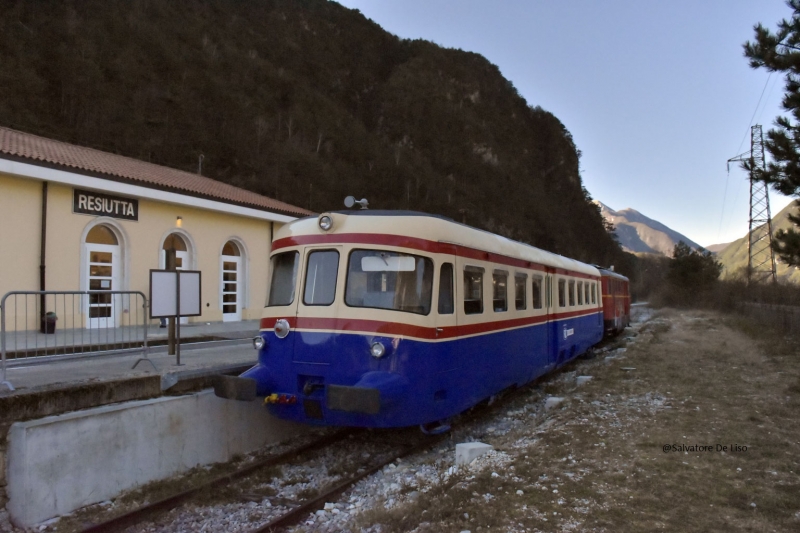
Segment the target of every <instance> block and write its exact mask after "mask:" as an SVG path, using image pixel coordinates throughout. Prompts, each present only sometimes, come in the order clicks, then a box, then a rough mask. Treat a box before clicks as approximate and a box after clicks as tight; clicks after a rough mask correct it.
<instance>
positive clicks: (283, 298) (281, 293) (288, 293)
mask: <svg viewBox="0 0 800 533" xmlns="http://www.w3.org/2000/svg"><path fill="white" fill-rule="evenodd" d="M298 255H299V254H298V253H297V252H283V253H280V254H275V255H273V256H272V269H271V270H272V280H271V281H270V284H269V299H268V300H267V306H273V305H289V304H291V303H292V302H294V286H295V282H296V281H297V262H298V261H297V257H298Z"/></svg>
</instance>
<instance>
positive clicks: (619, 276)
mask: <svg viewBox="0 0 800 533" xmlns="http://www.w3.org/2000/svg"><path fill="white" fill-rule="evenodd" d="M597 270H599V271H600V274H602V275H603V276H608V277H610V278H617V279H624V280H625V281H630V280H628V278H627V277H626V276H623V275H622V274H620V273H619V272H614V271H613V270H609V269H607V268H599V267H598V268H597Z"/></svg>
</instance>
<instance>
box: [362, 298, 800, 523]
mask: <svg viewBox="0 0 800 533" xmlns="http://www.w3.org/2000/svg"><path fill="white" fill-rule="evenodd" d="M743 329H744V331H743ZM631 367H633V368H635V369H634V370H623V368H631ZM577 368H578V369H579V373H581V374H591V375H593V376H594V379H593V380H592V381H591V382H589V383H588V384H587V385H584V386H583V387H580V388H575V387H574V385H571V384H569V383H568V382H565V381H564V380H554V381H553V380H551V382H548V383H546V384H545V389H546V391H547V392H548V393H551V394H563V395H564V396H566V397H567V401H566V402H565V404H563V408H562V409H560V410H556V411H554V412H551V414H548V415H546V416H545V415H544V414H543V413H541V412H539V413H538V414H536V415H534V416H530V417H529V418H528V419H523V420H522V421H518V422H516V423H515V425H514V427H513V429H512V430H511V431H510V432H508V433H506V434H504V435H498V436H488V438H486V439H484V441H485V442H488V443H490V444H492V445H494V446H495V448H496V449H497V450H500V451H503V452H505V453H506V454H508V457H509V461H510V462H509V464H508V465H507V466H505V467H504V468H502V469H500V468H496V469H494V471H495V472H497V473H498V475H497V476H493V475H492V472H493V469H492V468H489V469H485V470H483V471H478V472H475V471H470V470H468V469H462V470H460V471H459V472H457V473H456V474H454V475H453V476H451V477H449V478H447V479H444V478H443V479H442V480H441V481H440V482H439V483H434V484H432V485H431V486H429V487H427V488H426V489H427V492H426V493H425V496H424V497H421V498H419V499H418V500H416V501H415V502H413V503H409V504H406V505H403V506H401V507H395V508H392V509H390V510H377V511H371V512H369V513H365V514H364V515H362V516H361V519H360V520H359V522H358V524H357V525H356V530H357V529H359V528H361V527H364V526H367V525H371V524H373V525H374V524H381V530H382V531H385V532H400V531H420V532H421V531H456V532H458V531H462V530H470V531H472V533H475V532H476V531H608V532H633V531H654V530H663V531H720V532H723V531H725V532H727V531H798V530H800V476H798V474H799V473H800V464H799V463H798V461H800V459H798V458H799V457H800V425H798V423H797V421H798V412H799V411H798V409H799V408H800V353H798V346H797V345H796V344H794V343H793V342H792V341H791V340H789V339H786V338H784V337H782V336H780V335H776V334H774V333H772V332H770V331H768V330H766V329H765V328H762V327H758V328H752V327H750V326H749V325H748V324H747V323H746V322H741V321H737V320H733V319H723V318H721V316H720V315H718V314H716V313H712V312H700V311H683V312H678V311H672V310H664V311H662V312H660V313H659V314H658V315H656V316H655V317H654V319H653V320H651V321H650V322H648V323H647V324H646V325H645V326H644V327H642V328H641V330H640V332H639V335H638V336H637V337H636V339H635V340H634V341H633V342H631V343H630V344H629V345H628V346H627V350H626V351H625V352H624V353H623V354H621V355H619V356H618V357H616V358H613V359H607V358H604V357H603V356H600V357H598V358H596V359H593V360H590V361H582V362H579V363H578V365H577ZM526 395H527V396H533V397H536V396H537V395H540V392H539V391H536V390H531V391H524V392H523V393H522V394H521V395H520V398H518V399H515V400H514V401H515V402H517V403H519V404H520V405H524V404H526V403H529V402H530V401H532V400H531V399H530V398H528V397H525V396H526ZM512 409H513V407H512ZM673 444H674V445H677V446H679V445H689V446H691V445H700V446H712V447H713V451H691V450H690V451H668V452H666V453H665V452H664V451H663V447H664V445H673ZM718 446H727V447H728V448H727V451H722V450H721V449H720V448H718ZM732 446H733V447H735V446H740V447H742V448H740V449H739V451H736V449H735V448H734V449H733V450H732ZM745 446H746V451H744V448H743V447H745ZM448 466H449V465H448ZM517 491H522V494H519V493H518V492H517Z"/></svg>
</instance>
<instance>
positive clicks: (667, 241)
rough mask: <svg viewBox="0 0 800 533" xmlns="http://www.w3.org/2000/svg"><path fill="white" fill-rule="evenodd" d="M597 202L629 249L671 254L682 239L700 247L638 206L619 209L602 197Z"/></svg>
mask: <svg viewBox="0 0 800 533" xmlns="http://www.w3.org/2000/svg"><path fill="white" fill-rule="evenodd" d="M594 203H595V204H597V205H598V206H599V207H600V214H601V215H603V218H604V219H606V220H607V221H608V222H610V223H611V224H613V225H614V227H615V228H616V235H617V238H618V239H619V243H620V245H622V248H623V249H624V250H625V251H627V252H634V253H650V254H660V255H665V256H667V257H672V251H673V249H674V248H675V245H676V244H678V242H680V241H683V242H685V243H686V244H688V245H689V246H690V247H692V248H694V249H697V248H701V246H700V245H699V244H697V243H696V242H694V241H692V240H691V239H689V238H688V237H686V236H685V235H682V234H680V233H678V232H677V231H675V230H673V229H671V228H669V227H667V226H666V225H664V224H662V223H661V222H659V221H657V220H653V219H652V218H649V217H647V216H645V215H643V214H642V213H640V212H639V211H637V210H635V209H632V208H630V207H626V208H625V209H620V210H619V211H616V210H614V209H612V208H610V207H609V206H607V205H606V204H604V203H603V202H600V201H599V200H594Z"/></svg>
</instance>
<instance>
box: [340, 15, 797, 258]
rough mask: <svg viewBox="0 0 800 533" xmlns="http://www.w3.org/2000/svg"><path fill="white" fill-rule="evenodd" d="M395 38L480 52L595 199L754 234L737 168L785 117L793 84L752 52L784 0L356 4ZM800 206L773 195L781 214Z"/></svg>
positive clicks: (712, 239)
mask: <svg viewBox="0 0 800 533" xmlns="http://www.w3.org/2000/svg"><path fill="white" fill-rule="evenodd" d="M339 3H341V4H342V5H344V6H346V7H349V8H351V9H358V10H360V11H361V13H362V14H364V15H365V16H366V17H367V18H370V19H372V20H373V21H374V22H376V23H377V24H378V25H380V26H381V27H382V28H384V29H385V30H387V31H389V32H391V33H393V34H395V35H397V36H399V37H401V38H407V39H425V40H428V41H432V42H435V43H436V44H438V45H440V46H443V47H446V48H460V49H462V50H467V51H470V52H477V53H479V54H481V55H483V56H484V57H486V58H487V59H488V60H489V61H491V62H492V63H494V64H495V65H497V66H498V67H499V68H500V71H501V72H502V74H503V76H505V77H506V78H507V79H509V80H510V81H511V82H512V83H513V84H514V87H516V88H517V90H518V91H519V93H520V94H521V95H522V97H523V98H525V100H526V101H527V102H528V104H529V105H532V106H541V107H542V108H543V109H545V110H547V111H550V112H551V113H553V114H554V115H555V116H556V117H558V119H559V120H561V122H562V123H563V124H564V125H565V126H566V128H567V129H568V130H569V131H570V132H571V133H572V136H573V139H574V141H575V144H576V145H577V147H578V149H579V150H581V152H582V154H583V155H582V157H581V175H582V177H583V183H584V186H585V187H586V189H587V190H588V191H589V193H590V194H591V196H592V198H594V199H597V200H600V201H601V202H603V203H604V204H606V205H608V206H609V207H611V208H612V209H616V210H620V209H624V208H628V207H629V208H633V209H636V210H637V211H639V212H641V213H642V214H644V215H645V216H648V217H650V218H653V219H655V220H657V221H659V222H661V223H663V224H666V225H667V226H669V227H670V228H672V229H674V230H676V231H678V232H680V233H682V234H683V235H685V236H686V237H688V238H690V239H691V240H693V241H695V242H697V243H698V244H701V245H703V246H708V245H710V244H715V243H722V242H730V241H733V240H735V239H738V238H740V237H743V236H745V235H746V234H747V229H748V216H749V184H748V181H747V177H748V176H747V174H746V173H745V172H744V171H743V170H741V169H740V167H739V166H738V165H737V164H732V165H731V168H730V173H729V172H728V171H727V169H726V167H727V164H726V162H727V160H728V159H730V158H732V157H734V156H737V155H739V154H741V153H743V152H749V150H750V126H751V125H752V124H761V125H762V126H763V129H764V132H765V133H766V131H767V130H768V129H770V128H771V127H772V126H773V123H774V120H775V117H776V116H778V115H779V114H781V112H782V111H781V106H780V102H781V98H782V95H783V92H784V81H783V77H782V76H781V75H779V74H773V75H772V76H770V75H769V73H768V72H766V71H765V70H763V69H760V70H753V69H751V68H750V66H749V65H748V62H747V60H746V58H745V57H744V55H743V49H742V44H743V43H744V42H745V41H748V40H752V39H753V35H754V32H753V26H754V25H755V24H756V23H758V22H761V23H762V24H764V25H765V26H766V27H768V28H771V29H775V28H776V25H777V22H778V21H779V20H781V19H783V18H789V17H790V15H791V10H790V9H789V8H788V7H787V6H786V4H785V2H784V1H783V0H758V1H753V0H672V1H670V2H661V1H657V0H603V1H600V0H502V1H494V2H490V1H488V0H342V1H340V2H339ZM791 201H792V198H788V197H785V196H782V195H781V194H780V193H777V192H775V191H770V203H771V209H772V214H773V215H775V214H777V213H778V212H779V211H780V210H781V209H783V208H784V207H785V206H786V205H788V204H789V203H790V202H791Z"/></svg>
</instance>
